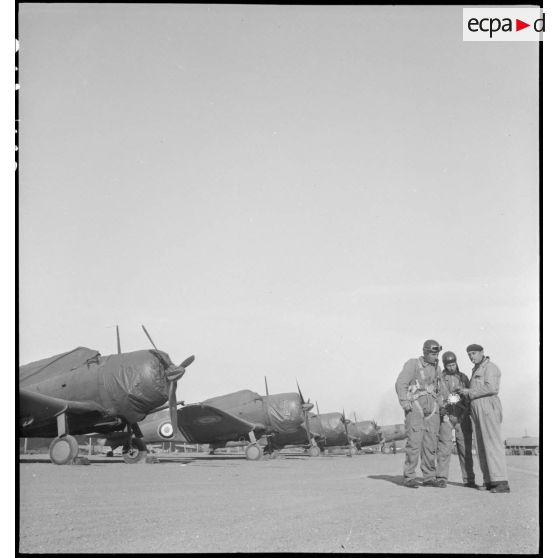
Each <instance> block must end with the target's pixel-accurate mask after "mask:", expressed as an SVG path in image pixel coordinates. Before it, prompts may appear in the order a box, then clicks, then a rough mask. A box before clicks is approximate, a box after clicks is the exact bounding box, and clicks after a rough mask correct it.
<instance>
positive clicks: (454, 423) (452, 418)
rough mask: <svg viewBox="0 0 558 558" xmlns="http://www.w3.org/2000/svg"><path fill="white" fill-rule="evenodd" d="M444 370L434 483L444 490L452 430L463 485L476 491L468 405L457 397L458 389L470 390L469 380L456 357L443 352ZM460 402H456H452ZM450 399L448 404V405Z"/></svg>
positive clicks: (463, 398) (462, 397) (471, 429)
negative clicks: (461, 370)
mask: <svg viewBox="0 0 558 558" xmlns="http://www.w3.org/2000/svg"><path fill="white" fill-rule="evenodd" d="M442 362H443V363H444V369H443V370H442V379H441V382H440V395H441V398H442V403H441V406H440V417H441V422H440V431H439V433H438V456H437V457H438V464H437V466H436V483H437V485H438V487H439V488H445V487H446V486H447V482H448V472H449V464H450V458H451V450H452V447H453V444H452V441H451V433H452V430H453V429H454V428H455V445H456V446H457V455H458V456H459V464H460V465H461V475H462V476H463V484H464V485H465V486H466V487H468V488H478V487H477V485H476V484H475V472H474V470H473V451H472V442H473V425H472V423H471V417H470V414H469V411H470V409H469V401H468V400H467V398H466V397H465V396H460V395H457V391H458V390H459V389H461V388H468V387H469V379H468V378H467V376H466V375H465V374H463V372H460V371H459V366H457V357H456V356H455V353H453V352H451V351H446V352H445V353H444V354H443V355H442ZM457 398H459V401H457V402H451V400H453V399H457ZM448 399H449V401H448Z"/></svg>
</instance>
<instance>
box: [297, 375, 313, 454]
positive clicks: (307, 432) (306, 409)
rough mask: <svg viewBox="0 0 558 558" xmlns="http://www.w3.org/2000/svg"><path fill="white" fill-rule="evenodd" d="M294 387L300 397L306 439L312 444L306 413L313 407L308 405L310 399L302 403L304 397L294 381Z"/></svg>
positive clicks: (310, 404)
mask: <svg viewBox="0 0 558 558" xmlns="http://www.w3.org/2000/svg"><path fill="white" fill-rule="evenodd" d="M296 387H297V388H298V394H299V395H300V403H301V407H302V414H303V416H304V429H305V430H306V437H307V439H308V443H309V444H310V445H311V444H312V434H311V432H310V421H309V419H308V413H309V412H310V409H312V408H313V407H314V405H312V403H310V399H308V403H306V402H305V401H304V397H303V396H302V391H301V390H300V386H299V385H298V380H297V381H296Z"/></svg>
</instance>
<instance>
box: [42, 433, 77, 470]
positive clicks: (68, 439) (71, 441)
mask: <svg viewBox="0 0 558 558" xmlns="http://www.w3.org/2000/svg"><path fill="white" fill-rule="evenodd" d="M78 451H79V447H78V443H77V440H76V439H75V438H74V437H73V436H62V437H60V438H54V440H52V442H51V443H50V447H49V448H48V453H49V455H50V460H51V461H52V462H53V463H55V464H56V465H67V464H68V463H72V461H73V460H74V458H76V457H77V454H78Z"/></svg>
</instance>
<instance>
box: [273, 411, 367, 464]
mask: <svg viewBox="0 0 558 558" xmlns="http://www.w3.org/2000/svg"><path fill="white" fill-rule="evenodd" d="M316 410H317V413H309V414H308V421H307V422H306V423H305V424H304V425H302V426H301V427H300V428H299V429H298V430H297V431H296V432H294V433H290V434H288V435H283V436H282V437H281V438H280V441H281V442H282V444H283V445H284V446H287V445H288V446H306V447H307V449H308V455H310V457H318V456H319V455H321V454H322V452H323V451H324V450H325V448H330V447H337V446H347V447H348V449H349V454H350V455H354V454H355V453H356V452H357V449H356V447H355V444H354V437H353V436H352V435H351V434H350V432H349V430H348V426H349V424H351V421H350V420H349V419H347V418H346V417H345V411H343V412H342V413H338V412H332V413H320V409H319V406H318V402H317V401H316Z"/></svg>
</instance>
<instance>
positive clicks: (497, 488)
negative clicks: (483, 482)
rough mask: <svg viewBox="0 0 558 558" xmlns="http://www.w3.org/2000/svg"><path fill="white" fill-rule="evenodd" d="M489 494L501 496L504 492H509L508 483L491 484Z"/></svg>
mask: <svg viewBox="0 0 558 558" xmlns="http://www.w3.org/2000/svg"><path fill="white" fill-rule="evenodd" d="M490 492H492V493H493V494H503V493H504V492H511V490H510V485H509V484H508V481H501V482H493V483H492V488H491V489H490Z"/></svg>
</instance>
